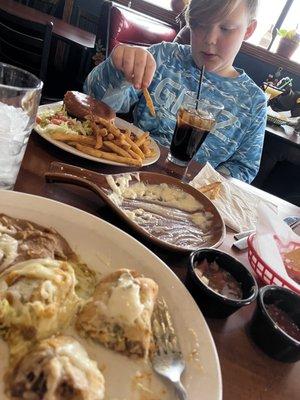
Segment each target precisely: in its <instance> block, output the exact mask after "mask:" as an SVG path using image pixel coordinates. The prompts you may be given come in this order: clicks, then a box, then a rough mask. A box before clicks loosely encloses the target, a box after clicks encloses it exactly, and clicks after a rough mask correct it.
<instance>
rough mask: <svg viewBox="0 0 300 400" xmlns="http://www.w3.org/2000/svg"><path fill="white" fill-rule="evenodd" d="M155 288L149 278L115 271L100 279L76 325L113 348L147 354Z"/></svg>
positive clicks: (137, 354)
mask: <svg viewBox="0 0 300 400" xmlns="http://www.w3.org/2000/svg"><path fill="white" fill-rule="evenodd" d="M157 292H158V286H157V284H156V283H155V282H154V281H153V280H152V279H149V278H144V277H142V276H140V275H139V274H138V273H137V272H136V271H131V270H128V269H121V270H119V271H116V272H114V273H112V274H110V275H108V276H107V277H105V278H103V279H101V280H100V282H99V284H98V285H97V286H96V290H95V293H94V296H93V298H92V299H91V301H89V302H88V303H87V304H86V305H85V306H84V308H83V309H82V311H81V312H80V313H79V316H78V319H77V322H76V327H77V329H78V330H79V331H81V332H83V333H85V334H86V335H88V336H90V337H92V338H93V339H96V340H98V341H99V342H100V343H102V344H103V345H104V346H106V347H108V348H111V349H113V350H115V351H118V352H121V353H124V354H127V355H129V356H137V357H147V355H148V352H149V347H150V342H151V336H152V330H151V316H152V312H153V307H154V304H155V300H156V296H157Z"/></svg>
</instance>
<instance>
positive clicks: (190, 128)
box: [168, 92, 224, 167]
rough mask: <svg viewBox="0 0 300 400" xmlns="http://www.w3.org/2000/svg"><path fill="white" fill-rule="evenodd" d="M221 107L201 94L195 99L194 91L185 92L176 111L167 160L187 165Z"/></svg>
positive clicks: (212, 124)
mask: <svg viewBox="0 0 300 400" xmlns="http://www.w3.org/2000/svg"><path fill="white" fill-rule="evenodd" d="M223 109H224V107H223V105H222V104H221V103H217V102H213V101H211V100H208V99H206V98H204V97H201V96H200V98H199V99H197V98H196V93H192V92H187V93H186V94H185V96H184V99H183V102H182V104H181V106H180V108H179V110H178V113H177V121H176V126H175V130H174V134H173V137H172V142H171V145H170V151H169V154H168V160H169V161H171V162H172V163H174V164H177V165H180V166H183V167H185V166H187V165H188V163H189V162H190V161H191V159H192V158H193V157H194V155H195V154H196V153H197V151H198V150H199V148H200V146H201V145H202V143H203V142H204V140H205V138H206V136H207V135H208V133H209V132H210V131H211V130H212V129H213V127H214V125H215V122H216V119H217V117H218V115H219V114H220V112H221V111H222V110H223Z"/></svg>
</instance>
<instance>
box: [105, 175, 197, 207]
mask: <svg viewBox="0 0 300 400" xmlns="http://www.w3.org/2000/svg"><path fill="white" fill-rule="evenodd" d="M106 179H107V183H108V184H109V186H110V188H111V190H112V193H111V194H110V195H109V198H110V199H111V200H112V201H113V202H114V203H115V204H116V205H118V206H120V205H121V204H122V198H126V199H133V200H135V199H140V200H146V201H152V202H156V203H159V204H163V205H165V206H169V207H174V208H177V209H179V210H182V211H187V212H195V211H197V210H202V209H203V205H202V204H201V203H200V202H199V201H197V200H196V199H195V198H194V197H193V196H192V195H190V194H189V193H186V192H184V191H183V190H181V189H178V188H176V187H174V186H170V185H167V184H166V183H161V184H159V185H151V184H145V183H144V182H135V183H133V184H131V185H130V184H129V182H130V181H131V180H132V177H131V176H130V175H129V174H125V175H124V176H120V177H117V178H116V179H115V180H114V178H113V177H112V176H111V175H109V176H108V177H107V178H106Z"/></svg>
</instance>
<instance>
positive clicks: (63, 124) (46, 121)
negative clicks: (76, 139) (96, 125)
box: [38, 106, 93, 136]
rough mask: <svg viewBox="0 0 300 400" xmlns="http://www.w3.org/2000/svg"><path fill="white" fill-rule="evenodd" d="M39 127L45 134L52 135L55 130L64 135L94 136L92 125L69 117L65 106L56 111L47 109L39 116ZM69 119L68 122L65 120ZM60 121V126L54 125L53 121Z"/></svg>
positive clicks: (86, 121)
mask: <svg viewBox="0 0 300 400" xmlns="http://www.w3.org/2000/svg"><path fill="white" fill-rule="evenodd" d="M38 118H39V120H38V125H39V127H40V128H42V130H43V131H44V132H45V133H49V134H51V132H53V131H54V130H55V131H56V132H57V131H59V132H62V133H72V134H76V133H77V134H78V135H84V136H90V135H92V134H93V131H92V127H91V123H90V121H88V120H85V121H80V120H78V119H77V118H72V117H70V116H69V115H68V113H67V111H66V109H65V107H64V106H62V107H59V108H56V109H47V110H45V111H43V112H41V113H40V114H39V115H38ZM64 118H67V121H64V120H63V119H64ZM55 119H57V120H60V119H61V120H60V123H59V124H56V123H53V122H52V121H53V120H55Z"/></svg>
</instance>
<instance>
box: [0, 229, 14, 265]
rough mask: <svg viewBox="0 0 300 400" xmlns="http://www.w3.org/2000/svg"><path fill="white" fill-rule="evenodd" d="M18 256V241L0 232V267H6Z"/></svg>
mask: <svg viewBox="0 0 300 400" xmlns="http://www.w3.org/2000/svg"><path fill="white" fill-rule="evenodd" d="M17 256H18V241H17V240H16V239H15V238H13V237H12V236H10V235H7V234H6V233H4V234H3V235H1V233H0V267H1V269H5V268H7V267H8V266H9V265H11V264H12V263H13V262H14V260H15V259H16V258H17Z"/></svg>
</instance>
